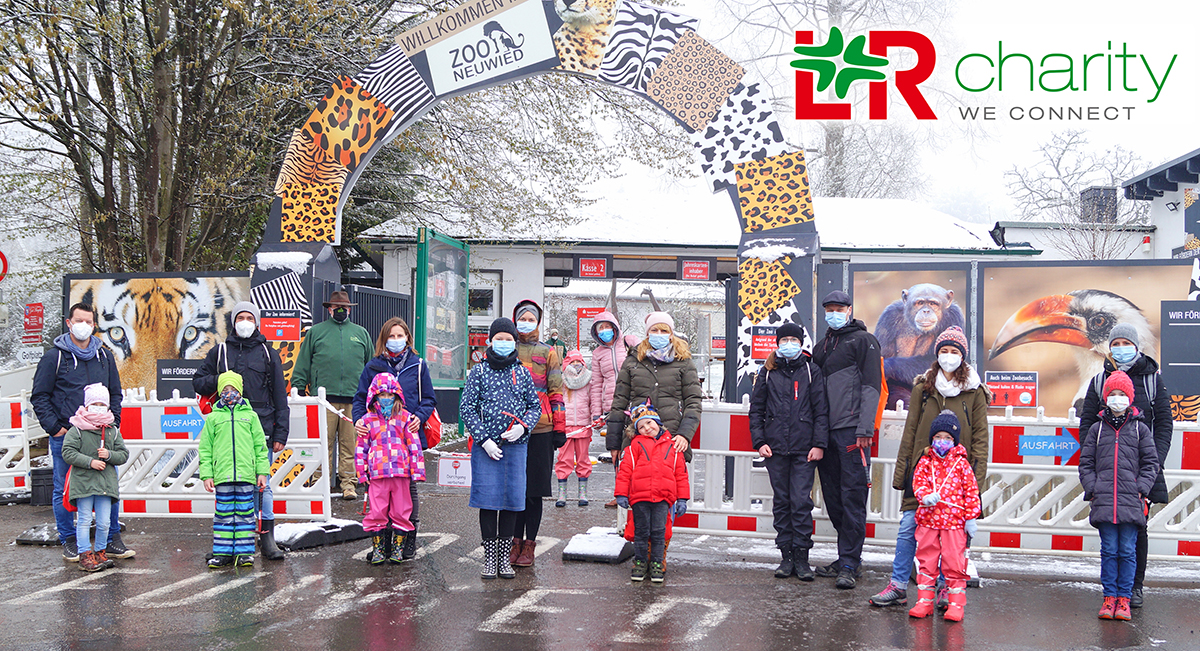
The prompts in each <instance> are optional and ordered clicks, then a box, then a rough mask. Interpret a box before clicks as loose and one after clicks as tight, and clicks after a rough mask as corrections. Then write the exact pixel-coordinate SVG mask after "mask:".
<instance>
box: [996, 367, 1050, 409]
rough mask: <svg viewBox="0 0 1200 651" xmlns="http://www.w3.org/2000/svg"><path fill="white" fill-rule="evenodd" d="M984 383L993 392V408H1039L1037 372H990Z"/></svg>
mask: <svg viewBox="0 0 1200 651" xmlns="http://www.w3.org/2000/svg"><path fill="white" fill-rule="evenodd" d="M984 383H985V384H986V385H987V387H988V389H990V390H991V392H992V405H991V406H993V407H1009V406H1011V407H1037V406H1038V374H1037V371H1025V372H1020V371H988V372H986V373H985V374H984Z"/></svg>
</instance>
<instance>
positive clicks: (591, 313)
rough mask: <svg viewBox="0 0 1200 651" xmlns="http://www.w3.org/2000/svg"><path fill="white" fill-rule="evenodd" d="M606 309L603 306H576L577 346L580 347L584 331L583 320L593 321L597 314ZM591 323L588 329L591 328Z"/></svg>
mask: <svg viewBox="0 0 1200 651" xmlns="http://www.w3.org/2000/svg"><path fill="white" fill-rule="evenodd" d="M603 311H604V308H602V307H577V308H575V347H576V348H579V347H580V345H579V342H581V341H583V340H582V339H580V337H581V336H582V333H583V322H584V321H591V320H592V319H593V318H595V316H596V315H597V314H600V313H601V312H603ZM591 327H592V326H591V324H590V323H589V324H588V330H589V331H590V330H591Z"/></svg>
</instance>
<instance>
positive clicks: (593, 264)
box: [579, 258, 608, 278]
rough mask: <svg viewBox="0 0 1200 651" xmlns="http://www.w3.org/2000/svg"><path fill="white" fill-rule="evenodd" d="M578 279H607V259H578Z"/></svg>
mask: <svg viewBox="0 0 1200 651" xmlns="http://www.w3.org/2000/svg"><path fill="white" fill-rule="evenodd" d="M579 277H580V278H607V277H608V258H580V259H579Z"/></svg>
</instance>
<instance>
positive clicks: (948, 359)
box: [938, 353, 962, 373]
mask: <svg viewBox="0 0 1200 651" xmlns="http://www.w3.org/2000/svg"><path fill="white" fill-rule="evenodd" d="M938 366H940V367H942V370H943V371H945V372H947V373H953V372H955V371H957V370H958V367H959V366H962V357H959V356H958V355H955V354H954V353H945V354H942V355H938Z"/></svg>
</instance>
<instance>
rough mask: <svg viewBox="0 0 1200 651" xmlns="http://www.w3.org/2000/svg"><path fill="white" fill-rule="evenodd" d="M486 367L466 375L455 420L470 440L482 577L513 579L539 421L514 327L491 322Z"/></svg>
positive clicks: (509, 323) (472, 504) (506, 322)
mask: <svg viewBox="0 0 1200 651" xmlns="http://www.w3.org/2000/svg"><path fill="white" fill-rule="evenodd" d="M488 337H489V339H490V343H489V345H488V349H487V359H486V360H485V363H482V364H476V365H475V366H474V367H472V368H471V373H470V375H468V376H467V382H466V385H465V386H464V387H463V392H462V399H461V400H460V402H459V408H458V411H459V419H460V421H461V423H462V425H463V427H465V428H466V431H467V434H469V435H470V436H471V439H472V441H473V443H474V446H473V447H472V449H471V501H470V504H469V506H470V507H471V508H475V509H479V533H480V535H481V536H482V537H483V571H482V572H481V573H480V576H482V577H483V578H485V579H494V578H496V575H497V574H499V575H500V577H501V578H505V579H511V578H513V577H514V576H516V574H515V573H514V572H513V568H512V562H511V559H510V558H509V553H510V552H511V551H512V543H513V533H514V532H515V531H516V521H517V513H519V512H521V511H524V510H525V463H526V456H527V454H528V446H529V435H530V432H531V431H532V430H533V428H534V426H535V425H537V423H538V420H540V419H541V417H542V401H541V400H540V399H539V398H538V395H537V391H536V390H535V389H534V387H533V376H532V375H530V374H529V370H528V369H526V368H525V366H524V365H523V364H521V360H520V358H519V357H518V356H517V326H516V325H515V324H514V323H513V322H512V321H511V320H509V319H505V318H500V319H496V320H495V321H493V322H492V327H491V329H490V330H489V332H488Z"/></svg>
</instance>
